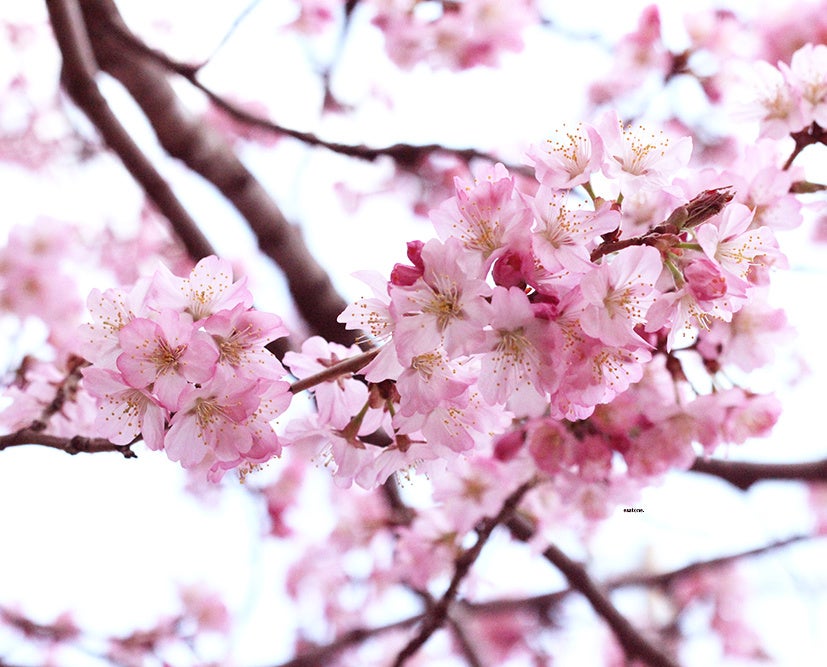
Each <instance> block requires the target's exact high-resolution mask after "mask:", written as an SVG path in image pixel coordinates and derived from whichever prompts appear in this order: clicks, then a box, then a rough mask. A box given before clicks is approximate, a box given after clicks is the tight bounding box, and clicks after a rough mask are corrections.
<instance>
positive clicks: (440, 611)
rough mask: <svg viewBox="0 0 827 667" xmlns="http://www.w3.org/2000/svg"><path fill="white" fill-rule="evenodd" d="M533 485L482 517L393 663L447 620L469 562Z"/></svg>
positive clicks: (521, 488) (522, 487)
mask: <svg viewBox="0 0 827 667" xmlns="http://www.w3.org/2000/svg"><path fill="white" fill-rule="evenodd" d="M532 486H533V482H532V481H529V482H525V483H524V484H521V485H520V486H519V487H518V488H517V489H516V490H515V491H513V492H512V493H511V495H509V496H508V498H506V499H505V501H504V502H503V505H502V508H501V509H500V511H499V512H498V513H497V515H496V516H494V517H490V518H488V519H485V521H483V523H482V526H481V527H480V528H479V529H478V530H477V541H476V543H475V544H474V546H472V547H470V548H469V549H467V550H466V551H464V552H463V553H462V554H460V556H459V558H457V560H456V563H455V565H454V576H453V577H452V578H451V583H450V584H449V585H448V588H447V590H446V591H445V593H444V594H443V596H442V597H441V598H440V599H439V601H438V602H437V603H436V604H435V605H434V606H433V607H431V608H430V609H428V611H427V612H426V614H425V620H424V622H423V623H422V627H421V628H420V630H419V632H418V633H417V635H416V636H415V637H414V638H413V639H411V641H410V642H408V644H407V645H406V646H405V647H404V648H403V649H402V650H401V651H400V652H399V655H397V656H396V660H395V661H394V663H393V665H394V667H402V665H404V664H405V662H406V661H407V660H408V658H411V657H413V655H414V654H415V653H416V652H417V651H418V650H419V649H420V648H421V647H422V645H423V644H425V642H427V641H428V639H430V638H431V635H433V634H434V632H436V631H437V630H438V629H439V628H440V627H442V625H443V624H444V623H445V622H446V620H447V619H448V609H449V607H450V606H451V604H452V603H453V602H454V600H455V599H456V597H457V594H458V593H459V586H460V584H461V583H462V581H463V579H465V577H466V576H467V574H468V572H469V571H470V570H471V566H472V565H473V564H474V563H475V562H476V560H477V558H478V557H479V555H480V552H481V551H482V548H483V547H484V546H485V543H486V542H487V541H488V538H489V537H491V533H492V532H494V529H495V528H496V527H497V526H499V525H500V524H503V523H504V522H506V521H507V520H508V519H509V518H510V517H511V516H512V515H513V514H514V511H515V510H516V509H517V505H519V504H520V501H521V500H522V498H523V496H524V495H525V494H526V492H527V491H528V490H529V489H530V488H531V487H532Z"/></svg>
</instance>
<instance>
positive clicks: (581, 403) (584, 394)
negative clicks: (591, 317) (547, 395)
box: [551, 321, 652, 420]
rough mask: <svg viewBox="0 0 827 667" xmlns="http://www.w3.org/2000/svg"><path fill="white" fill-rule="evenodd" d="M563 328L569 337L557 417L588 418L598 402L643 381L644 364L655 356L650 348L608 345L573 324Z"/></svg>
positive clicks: (556, 395) (556, 396) (557, 396)
mask: <svg viewBox="0 0 827 667" xmlns="http://www.w3.org/2000/svg"><path fill="white" fill-rule="evenodd" d="M558 323H559V321H558ZM562 331H563V334H564V336H565V339H566V343H565V346H564V351H565V353H566V354H565V357H564V358H565V372H563V373H562V374H561V378H560V387H559V388H558V389H557V391H556V392H555V393H554V394H553V395H552V400H551V407H552V412H551V414H552V416H553V417H557V418H564V419H569V420H578V419H585V418H586V417H588V416H589V415H591V413H592V412H593V410H594V407H595V406H596V405H597V404H599V403H608V402H609V401H611V400H612V399H613V398H614V397H615V396H617V395H618V394H620V393H622V392H624V391H626V389H628V388H629V386H630V385H632V384H634V383H635V382H637V381H638V380H640V379H641V377H642V376H643V369H644V364H646V363H647V362H648V361H649V360H650V359H651V358H652V355H651V353H650V352H649V350H648V349H646V348H641V347H637V348H636V349H633V350H630V349H626V348H624V347H614V346H607V345H605V344H603V343H602V342H601V341H599V340H596V339H594V338H590V337H586V336H584V335H583V334H582V332H580V333H579V334H578V333H577V331H576V330H575V329H572V328H570V327H563V328H562Z"/></svg>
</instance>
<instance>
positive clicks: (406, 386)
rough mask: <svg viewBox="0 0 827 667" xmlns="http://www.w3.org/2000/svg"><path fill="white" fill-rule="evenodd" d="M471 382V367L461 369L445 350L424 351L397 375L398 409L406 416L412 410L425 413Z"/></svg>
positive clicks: (452, 396) (465, 387) (455, 394)
mask: <svg viewBox="0 0 827 667" xmlns="http://www.w3.org/2000/svg"><path fill="white" fill-rule="evenodd" d="M472 382H473V374H472V373H471V372H470V370H469V369H464V368H463V365H462V363H461V362H457V361H451V360H449V359H448V358H447V356H446V355H445V352H444V350H441V349H436V350H433V351H432V352H423V353H422V354H418V355H416V356H415V357H413V358H412V359H411V363H410V366H409V367H408V368H406V369H404V370H403V371H402V372H401V373H400V374H399V377H398V378H397V382H396V388H397V391H398V392H399V395H400V397H401V400H400V403H399V410H400V412H401V413H402V414H403V415H405V416H407V417H409V416H411V415H412V414H414V413H415V412H420V413H427V412H429V411H431V410H433V409H434V408H436V407H437V406H438V405H439V403H440V402H441V401H443V400H445V399H450V398H454V397H456V396H459V395H460V394H461V393H463V392H464V391H465V390H466V389H467V388H468V386H469V385H470V384H471V383H472Z"/></svg>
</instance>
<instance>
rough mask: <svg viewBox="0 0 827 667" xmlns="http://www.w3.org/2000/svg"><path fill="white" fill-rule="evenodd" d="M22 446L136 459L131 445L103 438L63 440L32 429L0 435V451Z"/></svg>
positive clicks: (77, 437)
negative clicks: (114, 454)
mask: <svg viewBox="0 0 827 667" xmlns="http://www.w3.org/2000/svg"><path fill="white" fill-rule="evenodd" d="M22 445H41V446H43V447H51V448H52V449H59V450H61V451H63V452H66V453H67V454H80V453H84V454H99V453H101V452H118V453H119V454H121V455H122V456H123V457H124V458H125V459H134V458H137V455H136V454H135V452H133V451H132V445H131V444H129V445H115V444H113V443H111V442H109V440H106V439H104V438H87V437H85V436H81V435H76V436H74V437H71V438H64V437H61V436H57V435H50V434H48V433H43V432H42V431H38V430H36V429H33V428H24V429H22V430H20V431H16V432H15V433H9V434H8V435H0V451H3V450H4V449H8V448H9V447H19V446H22Z"/></svg>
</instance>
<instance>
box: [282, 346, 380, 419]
mask: <svg viewBox="0 0 827 667" xmlns="http://www.w3.org/2000/svg"><path fill="white" fill-rule="evenodd" d="M360 353H361V350H360V349H359V347H358V346H356V345H353V346H351V347H350V348H347V347H345V346H344V345H339V344H337V343H328V342H327V341H326V340H324V339H323V338H322V337H320V336H311V337H310V338H308V339H307V340H306V341H304V343H302V349H301V352H292V351H291V352H288V353H287V354H285V355H284V363H285V365H286V366H287V367H288V368H289V369H290V372H291V373H292V374H293V375H295V376H296V377H297V378H299V379H303V378H306V377H309V376H311V375H315V374H316V373H319V372H321V371H323V370H325V369H326V368H329V367H330V366H332V365H333V364H335V363H336V362H339V361H343V360H344V359H348V358H349V357H355V356H357V355H359V354H360ZM311 391H312V392H313V395H314V396H315V398H316V411H317V414H318V417H319V423H320V424H330V425H331V426H333V427H335V428H340V429H341V428H345V426H347V424H348V422H350V420H351V418H352V417H353V416H354V415H356V414H357V413H358V412H359V411H360V410H361V409H362V408H363V407H364V406H365V404H366V403H367V400H368V389H367V386H366V385H365V384H364V383H363V382H359V381H358V380H355V379H353V378H352V377H348V376H346V375H340V376H338V377H336V378H333V379H331V380H329V381H327V382H322V383H320V384H317V385H316V386H315V387H313V388H312V389H311Z"/></svg>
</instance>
